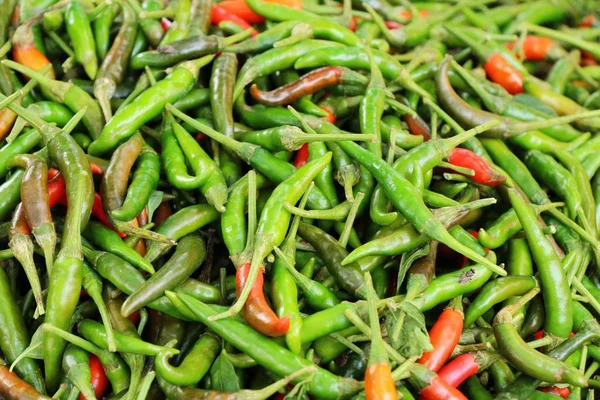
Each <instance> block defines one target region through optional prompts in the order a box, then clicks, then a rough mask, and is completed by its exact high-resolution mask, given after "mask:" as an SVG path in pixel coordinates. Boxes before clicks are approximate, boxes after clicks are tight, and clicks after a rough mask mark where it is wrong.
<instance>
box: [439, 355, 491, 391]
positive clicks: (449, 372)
mask: <svg viewBox="0 0 600 400" xmlns="http://www.w3.org/2000/svg"><path fill="white" fill-rule="evenodd" d="M498 357H499V356H498V355H494V354H493V353H488V352H477V353H466V354H461V355H460V356H458V357H456V358H455V359H453V360H452V361H450V362H449V363H448V364H446V365H444V367H442V369H440V370H439V372H438V376H439V377H440V378H442V379H443V380H445V381H446V382H448V384H449V385H450V386H452V387H458V386H459V385H461V384H462V383H463V382H464V381H465V380H466V379H467V378H469V377H471V376H473V375H475V374H476V373H477V372H480V371H483V370H485V369H486V368H487V367H488V366H489V365H490V364H491V363H492V362H493V361H494V360H496V359H497V358H498Z"/></svg>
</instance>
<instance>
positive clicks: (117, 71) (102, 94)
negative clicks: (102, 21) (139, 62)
mask: <svg viewBox="0 0 600 400" xmlns="http://www.w3.org/2000/svg"><path fill="white" fill-rule="evenodd" d="M108 8H111V6H109V7H108ZM121 9H122V11H123V12H122V15H123V24H122V25H121V28H120V29H119V33H118V34H117V37H116V38H115V40H114V42H113V44H112V46H111V47H110V50H108V52H107V53H106V56H105V57H102V58H103V61H102V65H101V66H100V69H99V70H98V73H97V76H96V77H95V79H94V78H93V77H92V79H94V96H95V97H96V99H97V100H98V102H99V103H100V107H101V108H102V112H103V114H104V119H105V120H106V121H108V120H110V118H111V116H112V110H111V107H110V99H111V98H112V97H113V95H114V92H115V91H116V87H117V86H118V85H119V84H120V83H121V82H122V81H123V79H124V78H125V71H126V70H127V64H128V62H129V59H130V57H131V54H132V51H133V46H134V43H135V37H136V35H137V19H136V17H135V13H134V11H133V8H131V6H130V5H129V4H127V3H123V4H122V5H121Z"/></svg>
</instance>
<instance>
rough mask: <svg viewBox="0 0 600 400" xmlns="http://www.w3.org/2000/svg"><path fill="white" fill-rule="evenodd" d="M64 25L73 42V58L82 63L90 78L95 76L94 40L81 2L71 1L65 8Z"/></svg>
mask: <svg viewBox="0 0 600 400" xmlns="http://www.w3.org/2000/svg"><path fill="white" fill-rule="evenodd" d="M65 25H66V27H67V33H68V34H69V37H70V38H71V42H73V49H74V50H75V58H76V59H77V61H78V62H79V63H80V64H81V65H83V69H84V70H85V73H86V74H87V76H89V77H90V79H95V78H96V73H97V72H98V58H97V57H96V42H95V41H94V33H93V32H92V26H91V24H90V20H89V18H88V16H87V13H86V12H85V9H84V7H83V4H81V3H80V2H71V3H69V4H68V5H67V7H66V9H65Z"/></svg>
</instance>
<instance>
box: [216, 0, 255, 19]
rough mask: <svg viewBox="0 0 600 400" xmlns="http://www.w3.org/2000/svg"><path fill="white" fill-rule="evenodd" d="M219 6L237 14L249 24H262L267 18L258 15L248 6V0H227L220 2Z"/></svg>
mask: <svg viewBox="0 0 600 400" xmlns="http://www.w3.org/2000/svg"><path fill="white" fill-rule="evenodd" d="M219 7H221V8H224V9H225V10H227V11H228V12H229V13H231V14H234V15H237V16H238V17H240V18H241V19H243V20H244V21H246V22H247V23H249V24H262V23H263V22H265V18H264V17H262V16H260V15H258V14H257V13H255V12H254V10H253V9H251V8H250V7H249V6H248V3H246V0H225V1H222V2H220V3H219Z"/></svg>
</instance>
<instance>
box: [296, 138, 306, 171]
mask: <svg viewBox="0 0 600 400" xmlns="http://www.w3.org/2000/svg"><path fill="white" fill-rule="evenodd" d="M309 155H310V153H309V151H308V143H304V144H303V145H302V147H300V149H298V152H297V153H296V158H294V167H296V168H300V167H302V166H303V165H304V164H306V163H307V162H308V156H309Z"/></svg>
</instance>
